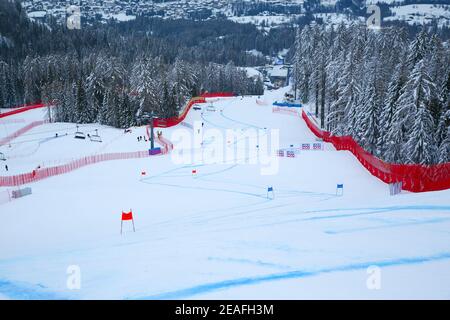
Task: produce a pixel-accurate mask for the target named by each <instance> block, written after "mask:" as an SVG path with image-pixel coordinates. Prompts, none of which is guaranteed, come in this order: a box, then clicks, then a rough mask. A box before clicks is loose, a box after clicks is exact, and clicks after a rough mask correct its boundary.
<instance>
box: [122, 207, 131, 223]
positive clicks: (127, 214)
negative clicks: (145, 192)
mask: <svg viewBox="0 0 450 320" xmlns="http://www.w3.org/2000/svg"><path fill="white" fill-rule="evenodd" d="M126 220H133V212H132V211H131V210H130V212H123V211H122V221H126Z"/></svg>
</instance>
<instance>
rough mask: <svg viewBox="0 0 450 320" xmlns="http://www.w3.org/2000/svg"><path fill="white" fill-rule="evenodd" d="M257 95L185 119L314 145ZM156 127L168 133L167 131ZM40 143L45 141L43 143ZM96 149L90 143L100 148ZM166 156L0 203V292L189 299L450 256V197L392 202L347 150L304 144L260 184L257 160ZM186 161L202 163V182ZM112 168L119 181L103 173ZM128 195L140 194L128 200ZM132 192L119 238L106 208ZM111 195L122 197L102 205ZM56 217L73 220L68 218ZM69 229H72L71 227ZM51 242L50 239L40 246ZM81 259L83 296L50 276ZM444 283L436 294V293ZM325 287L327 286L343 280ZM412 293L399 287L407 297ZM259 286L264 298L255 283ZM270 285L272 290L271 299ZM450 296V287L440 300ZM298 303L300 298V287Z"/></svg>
mask: <svg viewBox="0 0 450 320" xmlns="http://www.w3.org/2000/svg"><path fill="white" fill-rule="evenodd" d="M283 90H284V91H283ZM285 90H286V89H282V90H280V91H275V92H271V93H270V92H269V93H268V94H267V96H266V97H264V101H274V100H277V99H280V97H281V96H282V94H283V93H284V92H285ZM254 103H255V99H254V97H250V98H245V99H243V100H241V99H239V98H226V99H220V100H219V101H217V103H215V107H216V111H215V112H208V111H205V113H204V114H201V113H200V112H196V111H190V112H189V114H188V117H187V118H186V120H185V121H187V122H192V121H195V120H199V119H201V120H203V121H204V122H205V124H206V126H205V127H206V128H215V129H221V130H226V129H233V130H235V131H237V130H240V133H241V134H242V137H238V138H237V139H236V140H235V141H233V143H231V144H230V145H225V146H226V147H231V145H232V146H236V145H237V143H239V142H240V141H242V140H243V139H246V138H247V137H246V134H247V133H248V130H255V129H256V130H263V129H266V128H267V130H266V131H264V135H267V133H268V130H269V129H270V128H277V127H278V128H280V140H281V142H282V143H284V145H289V144H291V143H300V142H307V141H315V140H314V139H315V138H314V136H313V135H312V134H311V133H310V132H309V130H308V129H307V128H306V126H305V125H304V123H303V122H302V121H303V120H301V119H300V118H294V117H286V116H285V115H283V114H273V113H272V112H271V108H272V106H271V105H270V103H269V105H268V106H265V107H261V106H258V105H255V106H254V105H253V104H254ZM255 107H256V108H257V109H256V108H255ZM205 108H206V107H205ZM205 108H204V109H205ZM251 108H255V109H254V110H253V109H251ZM247 109H250V110H249V111H246V110H247ZM21 125H22V124H21ZM66 126H67V125H66ZM58 130H62V129H58ZM162 130H163V131H164V135H165V136H166V137H168V138H169V139H170V132H171V130H173V129H162ZM46 131H51V130H47V129H46ZM110 131H111V132H110ZM133 131H134V132H133V136H131V137H129V136H127V135H123V134H122V132H121V131H114V130H112V129H108V128H106V129H105V134H104V135H105V136H106V137H107V138H108V137H109V138H111V137H112V139H109V141H108V140H106V141H108V142H105V143H103V144H102V145H100V144H99V145H98V146H99V147H100V148H101V149H102V150H103V149H105V148H106V147H107V148H108V151H109V150H112V151H115V148H116V147H118V146H119V148H124V145H127V144H131V143H130V141H131V140H130V139H135V135H136V136H138V135H140V132H141V131H142V132H144V129H142V128H135V129H133ZM35 133H36V134H43V133H44V132H35ZM43 140H47V141H45V142H48V143H45V142H42V141H43ZM43 140H42V139H40V142H39V143H38V148H37V149H36V150H35V151H34V153H35V154H40V153H43V152H48V148H49V147H48V145H51V144H57V143H59V139H56V140H58V141H55V139H50V138H46V139H43ZM52 140H53V141H52ZM61 140H63V139H61ZM213 142H214V140H213V139H212V138H211V139H209V140H206V141H204V142H203V150H209V149H210V148H211V147H212V143H213ZM42 143H45V144H44V145H43V146H42V147H41V144H42ZM64 143H65V144H70V145H69V146H72V144H73V145H74V146H75V148H76V147H78V146H85V147H88V145H86V144H83V143H81V142H79V141H73V139H71V140H70V141H69V140H65V142H64ZM133 143H135V146H138V145H139V144H136V141H133ZM280 145H281V144H280ZM69 146H67V147H69ZM131 147H133V146H131ZM23 148H25V147H23ZM90 148H91V149H88V148H87V149H88V151H92V147H90ZM42 149H46V150H47V151H45V150H42ZM80 150H81V149H80ZM95 150H97V149H94V151H95ZM98 150H100V149H98ZM20 151H22V150H20ZM83 151H84V152H87V151H86V150H83ZM195 151H198V150H195ZM169 157H170V156H166V157H165V158H158V159H156V158H155V159H145V160H130V161H118V162H116V163H115V164H111V163H109V164H108V163H105V164H98V165H96V166H92V167H87V168H82V169H79V170H77V171H75V172H73V173H70V174H67V175H64V176H60V177H55V178H50V179H47V180H44V181H42V182H37V183H35V184H33V185H32V187H33V188H34V189H33V195H32V196H30V197H27V198H24V199H20V200H16V201H15V202H12V203H9V204H7V205H5V206H4V207H2V210H3V208H5V209H4V210H3V212H0V215H2V214H5V218H8V221H7V223H6V224H4V225H3V228H2V229H0V236H1V235H2V233H4V235H3V238H1V239H0V243H4V246H5V247H0V296H2V295H4V296H6V297H7V298H12V299H84V298H128V299H184V298H191V297H196V296H199V295H204V296H205V297H208V294H213V293H216V292H219V293H220V292H224V291H226V290H228V289H232V290H239V288H242V287H247V288H253V287H252V286H257V285H259V284H270V285H273V284H275V282H278V283H279V282H282V281H283V280H284V281H285V280H294V279H306V278H313V279H317V278H319V276H322V275H324V274H330V275H333V277H337V278H338V277H341V275H342V273H347V274H351V273H352V272H354V271H364V270H365V269H367V268H368V267H369V266H372V265H376V266H378V267H383V268H391V267H409V266H417V265H425V266H428V264H430V263H433V262H436V261H441V262H443V263H446V264H447V263H448V260H450V247H449V246H448V243H449V241H448V240H449V239H448V238H449V237H450V233H448V232H446V230H448V226H449V225H450V223H449V222H450V215H449V213H450V200H449V197H448V194H449V193H447V192H441V193H426V194H412V193H402V194H401V195H400V196H396V197H389V196H387V195H388V188H387V185H385V184H383V183H381V182H380V181H378V180H377V179H375V178H373V177H371V176H370V174H368V173H367V172H366V171H365V170H364V169H362V168H361V166H360V164H359V163H358V162H357V160H356V159H354V157H353V156H351V155H350V154H349V153H348V152H346V151H345V152H344V151H339V152H338V151H334V150H332V149H330V150H329V151H328V152H312V151H310V152H302V153H301V154H300V156H299V157H298V158H294V159H286V158H284V159H280V173H279V176H277V175H276V176H274V177H271V178H262V177H260V175H259V173H257V170H254V169H253V167H251V166H248V167H245V166H243V165H241V163H231V162H229V161H223V162H221V163H215V164H206V163H192V164H185V165H180V164H174V163H170V158H169ZM250 159H253V158H250V157H249V156H245V157H244V158H242V159H239V160H240V161H242V162H244V163H245V162H248V161H249V160H250ZM334 163H336V164H334ZM30 165H31V164H30ZM133 166H135V168H131V169H130V167H133ZM141 168H142V170H147V171H148V175H147V176H146V177H141V176H140V175H139V174H138V173H140V172H141ZM191 169H197V175H196V176H195V177H193V176H192V174H191ZM133 174H135V176H133ZM94 175H98V177H97V176H96V179H98V180H96V179H93V180H92V182H91V181H90V180H89V179H86V178H90V177H91V176H92V177H94ZM110 176H111V178H112V177H116V179H117V180H118V181H119V182H118V183H117V182H115V181H114V180H112V179H110V180H108V178H110ZM102 179H103V180H102ZM315 180H317V183H316V182H315ZM86 181H89V185H86ZM66 182H67V186H66ZM336 182H345V186H346V194H345V195H344V196H338V195H336V194H335V193H334V188H333V187H334V186H335V185H336V184H335V183H336ZM72 184H73V185H72ZM122 184H123V190H132V191H131V192H130V194H128V193H127V192H125V193H123V191H121V192H115V189H116V188H122ZM62 185H64V189H63V188H62ZM110 185H111V186H110ZM267 185H274V188H275V199H274V200H270V199H268V198H267ZM66 188H67V189H66ZM91 188H94V189H92V190H98V189H105V191H104V193H101V192H100V194H99V195H98V196H96V195H95V196H92V195H90V194H89V192H94V193H95V191H92V190H91ZM130 188H132V189H130ZM60 189H63V191H61V190H60ZM35 191H36V194H35ZM72 192H73V193H74V196H73V197H74V198H73V199H78V197H80V199H81V197H84V198H85V200H84V201H86V202H87V204H86V206H83V205H80V204H79V203H78V201H74V202H73V203H72V205H69V206H68V205H64V204H63V205H60V204H59V203H58V201H57V203H56V204H55V206H54V207H53V206H52V204H50V203H51V202H52V201H53V199H54V198H55V197H58V196H60V197H61V196H64V195H65V194H69V193H72ZM132 193H138V195H139V197H135V198H133V197H132ZM124 194H125V197H124V198H126V200H127V201H130V202H131V203H132V206H133V212H135V210H134V209H135V207H138V209H140V210H138V209H136V212H137V213H136V214H137V232H136V233H132V232H131V233H130V232H128V233H125V234H124V236H122V237H118V235H117V232H116V231H117V230H116V229H115V228H116V227H117V221H116V220H114V221H112V222H111V219H110V216H111V210H119V211H118V214H119V213H120V206H121V205H123V204H122V202H117V201H116V198H118V197H119V198H120V197H123V195H124ZM41 199H42V200H41ZM34 201H36V202H34ZM62 201H63V200H62ZM66 201H68V200H66ZM114 201H116V202H114ZM109 202H114V205H110V206H108V204H109ZM125 203H126V202H125ZM27 204H28V206H27ZM49 204H50V205H49ZM34 205H35V206H36V208H37V210H36V211H34V208H33V206H34ZM126 205H128V203H127V204H126ZM130 206H131V205H130ZM153 206H154V207H153ZM72 207H73V208H72ZM91 207H92V208H91ZM29 208H31V209H29ZM39 208H40V209H42V210H39ZM105 208H106V209H105ZM117 208H118V209H117ZM30 210H32V211H30ZM91 210H92V212H93V214H92V218H93V219H94V220H95V222H93V223H91V224H89V225H88V227H86V226H85V224H84V223H81V222H80V223H79V225H78V224H76V222H75V221H78V220H82V219H86V217H87V216H86V215H83V214H84V211H91ZM103 210H105V211H106V213H105V212H103ZM38 214H42V217H43V223H44V224H48V223H50V224H51V223H52V221H53V220H54V218H56V220H57V221H56V222H54V223H53V224H52V226H51V228H50V229H49V228H47V229H46V230H50V232H57V231H58V228H60V227H62V228H65V229H63V230H64V231H62V232H63V233H59V234H58V233H56V234H55V235H54V236H53V234H51V233H50V234H44V235H43V233H40V232H38V231H36V228H35V227H34V225H33V224H34V222H33V219H34V217H36V215H38ZM61 215H66V216H67V217H68V218H71V220H68V221H67V222H66V221H65V220H64V219H62V220H61ZM15 216H17V217H18V218H17V219H14V217H15ZM78 216H80V217H79V218H77V219H76V220H73V219H72V218H73V217H78ZM114 217H116V216H114ZM20 219H30V222H28V221H24V220H20ZM114 219H115V218H114ZM21 221H22V222H21ZM24 222H27V223H26V224H25V225H24ZM66 223H67V224H70V223H75V226H74V227H73V228H72V229H71V228H67V227H65V225H64V224H66ZM42 226H44V227H45V225H41V227H42ZM99 226H100V227H99ZM0 228H1V227H0ZM72 230H75V231H76V232H71V231H72ZM111 230H113V231H111ZM67 231H69V234H67V233H66V232H67ZM78 232H79V233H80V235H78V234H77V233H78ZM96 233H99V234H98V235H96ZM52 236H53V237H52ZM58 236H59V237H61V238H58ZM428 236H429V238H428ZM27 237H30V238H29V239H30V240H27V239H28V238H27ZM46 237H51V238H52V240H53V241H52V242H46V241H45V238H46ZM53 238H54V239H53ZM66 238H67V239H68V242H67V244H64V245H60V244H59V243H58V240H66ZM384 238H385V239H386V240H384ZM366 240H367V241H370V242H369V243H366V242H365V241H366ZM383 241H385V242H383ZM6 243H12V244H13V245H14V247H13V250H9V251H8V250H7V249H9V248H7V247H6V245H5V244H6ZM41 243H42V244H41ZM29 247H32V248H29ZM2 250H4V251H5V253H4V252H3V251H2ZM183 250H186V251H187V252H188V254H184V253H183ZM128 256H130V257H131V258H133V257H138V259H137V260H136V261H135V264H129V263H127V261H128V260H127V259H126V258H127V257H128ZM191 256H192V257H191ZM73 261H74V262H75V263H77V261H81V262H80V264H83V263H84V264H87V265H88V267H85V268H87V271H86V275H85V276H83V279H85V278H86V280H83V290H81V291H80V292H70V291H67V290H64V288H61V285H63V284H64V283H65V278H64V276H65V274H64V271H65V269H62V276H57V275H53V273H52V272H55V270H57V272H60V268H62V267H66V265H67V263H72V262H73ZM447 265H450V263H448V264H447ZM127 268H131V269H132V270H131V271H130V274H127V273H123V272H124V271H123V270H125V271H126V269H127ZM134 268H135V269H134ZM147 269H148V270H150V271H147ZM83 270H86V269H83ZM431 270H432V269H431ZM433 276H434V277H438V276H440V277H442V279H444V280H442V281H443V282H442V284H439V285H440V286H442V288H444V287H445V286H446V285H447V284H448V283H449V282H445V277H444V276H446V275H445V274H440V275H434V274H433V271H430V272H429V277H433ZM84 277H85V278H84ZM410 280H411V281H414V279H410ZM84 281H86V282H84ZM354 281H356V280H354ZM141 283H142V284H141ZM442 288H440V287H437V288H433V291H432V292H440V291H439V290H441V291H442ZM321 290H323V293H326V292H327V291H329V290H339V288H335V287H331V288H328V287H323V288H321ZM408 291H409V289H408V288H407V287H405V288H404V292H405V293H408ZM253 292H255V293H258V288H256V289H255V290H254V291H253ZM276 293H277V292H273V294H275V295H274V297H275V298H276V297H277V295H276ZM297 293H298V292H297ZM445 294H446V293H445V292H444V291H442V296H445ZM248 297H250V298H251V296H248ZM248 297H247V298H248ZM400 297H401V296H400ZM292 298H296V292H293V294H292Z"/></svg>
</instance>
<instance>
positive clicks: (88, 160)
mask: <svg viewBox="0 0 450 320" xmlns="http://www.w3.org/2000/svg"><path fill="white" fill-rule="evenodd" d="M231 96H233V94H231V93H223V92H221V93H216V94H214V93H209V94H208V97H231ZM205 102H206V99H205V97H204V96H201V97H196V98H192V99H191V100H189V102H188V104H187V106H186V108H185V109H184V111H183V113H182V114H181V115H180V116H178V117H172V118H168V119H154V126H155V127H171V126H174V125H177V124H178V123H180V122H181V121H183V120H184V118H186V115H187V113H188V112H189V110H190V108H191V107H192V106H193V105H194V104H197V103H205ZM44 106H45V105H34V106H28V107H24V108H20V109H17V110H14V111H11V112H8V115H12V114H15V113H20V112H24V111H27V110H31V109H36V108H42V107H44ZM13 112H15V113H13ZM5 114H7V113H3V115H5ZM8 115H5V116H8ZM42 123H44V121H43V122H42ZM42 123H40V121H37V122H35V124H34V125H33V126H32V127H34V126H36V125H39V124H42ZM30 125H31V124H30ZM32 127H30V128H28V126H26V127H24V128H22V129H20V130H18V131H17V132H15V133H14V134H13V135H15V136H14V137H17V136H19V135H20V134H23V130H25V129H26V131H28V130H30V129H31V128H32ZM19 131H22V132H19ZM18 132H19V133H18ZM13 135H11V136H8V137H7V138H8V139H9V138H11V139H14V137H12V136H13ZM5 139H6V138H5ZM156 141H157V142H158V143H159V144H160V145H161V146H162V148H161V154H167V153H169V152H170V151H171V150H172V149H173V144H172V143H171V142H170V141H169V140H167V139H166V138H164V137H163V136H159V137H156ZM149 156H150V154H149V151H136V152H122V153H107V154H100V155H93V156H87V157H84V158H81V159H78V160H75V161H72V162H70V163H68V164H64V165H60V166H55V167H49V168H41V169H36V170H33V171H32V172H28V173H24V174H19V175H14V176H5V177H1V176H0V186H20V185H23V184H27V183H32V182H35V181H39V180H42V179H45V178H48V177H52V176H56V175H61V174H65V173H68V172H71V171H73V170H76V169H79V168H81V167H84V166H87V165H90V164H95V163H99V162H103V161H110V160H122V159H135V158H144V157H149Z"/></svg>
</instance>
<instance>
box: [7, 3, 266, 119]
mask: <svg viewBox="0 0 450 320" xmlns="http://www.w3.org/2000/svg"><path fill="white" fill-rule="evenodd" d="M0 17H1V18H4V19H3V20H2V19H0V28H1V29H0V31H1V33H0V34H1V37H0V107H13V106H17V105H20V104H24V103H33V102H36V101H40V100H42V101H44V102H51V103H53V104H55V106H56V120H57V121H70V122H77V123H88V122H99V123H101V124H106V125H111V126H115V127H122V128H123V127H128V126H131V125H134V124H137V123H139V122H140V121H142V116H143V115H144V114H145V113H148V112H154V114H155V115H157V116H160V117H170V116H174V115H177V114H178V112H179V110H180V108H182V107H183V106H184V104H185V103H186V101H187V100H188V99H189V98H191V97H193V96H196V95H198V94H200V93H202V92H205V91H231V92H234V93H236V94H262V93H263V82H262V79H260V78H249V77H248V76H247V73H246V71H245V69H242V68H239V67H237V66H236V65H235V63H234V62H233V60H235V59H233V52H240V54H241V56H242V57H247V56H248V54H247V53H245V51H242V50H243V49H242V48H238V49H235V50H234V51H231V53H228V56H227V55H221V54H220V52H223V51H225V50H226V47H220V46H218V45H216V46H214V45H211V48H210V49H209V52H208V53H205V51H204V50H203V51H202V50H201V47H202V46H203V47H206V44H205V43H203V42H202V41H206V40H208V39H212V38H215V37H216V35H217V34H218V32H219V27H218V26H216V27H214V28H212V29H211V30H210V31H209V32H204V39H203V40H202V41H200V40H201V35H200V34H194V36H192V37H191V38H189V37H188V36H187V35H183V34H180V32H177V30H182V28H181V29H180V26H186V24H189V23H187V22H182V21H179V22H167V26H171V27H168V29H167V30H166V29H164V28H161V26H160V25H158V23H156V22H155V21H153V20H152V21H153V23H152V24H149V25H147V26H146V28H151V29H152V30H153V31H152V32H151V33H150V32H149V30H147V29H145V28H144V25H145V23H144V22H143V21H141V20H139V19H137V21H133V22H131V23H124V24H118V23H113V24H110V25H106V26H103V25H99V26H92V27H86V28H82V29H81V30H68V29H67V28H65V27H64V26H61V25H58V24H56V23H55V24H53V23H52V22H49V24H46V25H43V24H39V23H33V22H31V21H30V20H29V19H28V18H27V17H26V15H25V12H24V11H23V10H22V8H21V6H20V3H19V2H17V1H5V2H3V1H2V2H0ZM142 19H145V18H142ZM192 23H194V22H192ZM194 26H195V24H192V26H191V27H192V28H193V27H194ZM235 27H236V26H235V24H232V27H230V28H235ZM188 29H189V28H188ZM223 29H224V30H226V25H225V26H223ZM164 30H166V31H164ZM232 30H234V29H232ZM243 30H244V31H246V30H247V29H243ZM222 32H225V34H226V32H227V31H222ZM174 35H178V37H174ZM175 39H179V40H177V41H175ZM219 40H220V39H219ZM231 45H235V43H233V42H232V43H231V44H230V46H231ZM241 49H242V50H241ZM197 51H198V52H199V53H198V54H196V52H197ZM250 56H251V57H252V59H258V57H255V56H252V55H250ZM212 57H214V59H213V58H212ZM242 59H244V58H242ZM236 60H238V61H239V59H238V58H236ZM255 61H256V60H255ZM248 62H249V61H246V63H248Z"/></svg>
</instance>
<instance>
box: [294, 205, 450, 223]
mask: <svg viewBox="0 0 450 320" xmlns="http://www.w3.org/2000/svg"><path fill="white" fill-rule="evenodd" d="M342 210H372V211H367V212H357V213H349V214H335V215H328V216H320V217H310V218H307V219H303V220H323V219H334V218H348V217H355V216H363V215H369V214H375V213H380V212H390V211H406V210H414V211H417V210H426V211H450V206H438V205H410V206H408V205H404V206H390V207H378V208H377V207H373V208H360V209H358V208H355V209H327V210H318V211H311V213H319V212H327V211H342Z"/></svg>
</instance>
